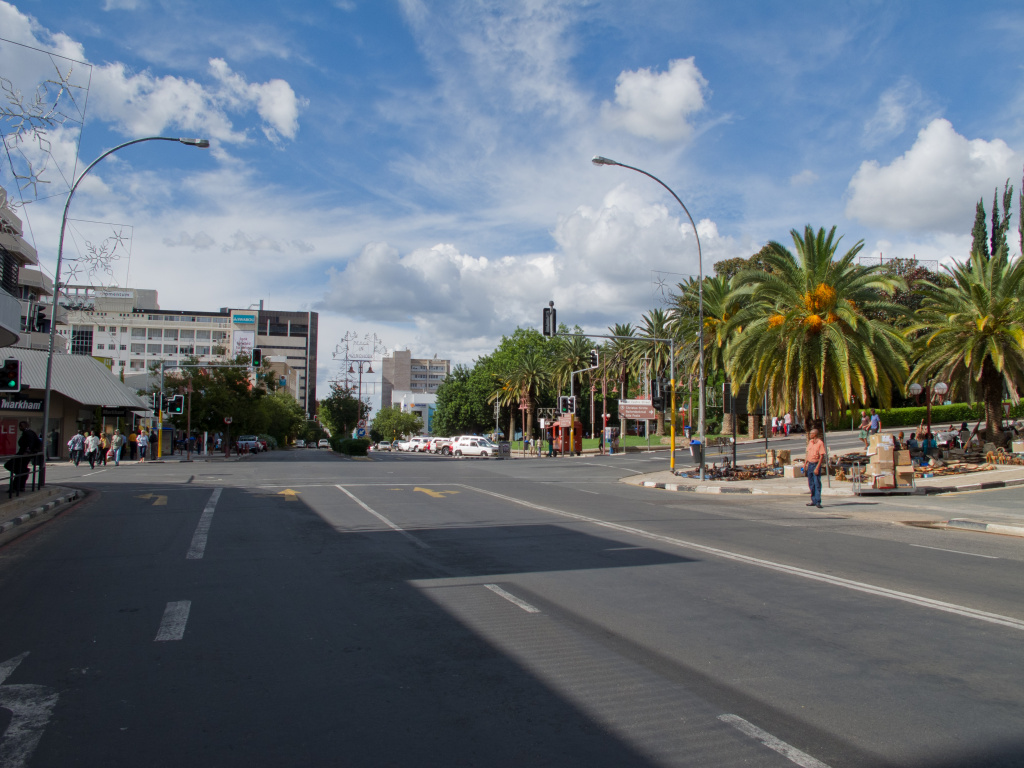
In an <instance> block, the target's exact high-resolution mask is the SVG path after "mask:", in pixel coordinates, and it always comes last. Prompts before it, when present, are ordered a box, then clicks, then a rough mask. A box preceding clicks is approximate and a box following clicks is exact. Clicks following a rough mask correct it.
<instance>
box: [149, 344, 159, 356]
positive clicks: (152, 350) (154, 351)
mask: <svg viewBox="0 0 1024 768" xmlns="http://www.w3.org/2000/svg"><path fill="white" fill-rule="evenodd" d="M146 352H147V353H149V354H151V355H159V354H160V345H159V344H147V345H146Z"/></svg>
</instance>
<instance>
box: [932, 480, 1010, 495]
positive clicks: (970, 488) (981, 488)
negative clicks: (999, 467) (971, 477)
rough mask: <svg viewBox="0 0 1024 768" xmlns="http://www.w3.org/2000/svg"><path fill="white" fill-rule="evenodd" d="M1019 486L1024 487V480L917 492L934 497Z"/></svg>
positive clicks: (953, 486) (934, 488) (937, 487)
mask: <svg viewBox="0 0 1024 768" xmlns="http://www.w3.org/2000/svg"><path fill="white" fill-rule="evenodd" d="M1019 485H1024V478H1021V479H1019V480H992V481H990V482H987V483H970V484H968V485H951V486H936V487H930V486H926V487H924V488H918V491H919V492H923V493H924V494H925V495H926V496H935V495H936V494H940V493H956V492H957V491H991V490H994V489H996V488H1014V487H1016V486H1019Z"/></svg>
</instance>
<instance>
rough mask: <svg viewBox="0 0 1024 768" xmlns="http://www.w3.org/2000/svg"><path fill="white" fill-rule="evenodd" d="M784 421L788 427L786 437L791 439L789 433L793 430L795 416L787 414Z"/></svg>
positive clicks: (783, 418)
mask: <svg viewBox="0 0 1024 768" xmlns="http://www.w3.org/2000/svg"><path fill="white" fill-rule="evenodd" d="M782 420H783V422H784V424H785V427H786V437H789V432H790V430H791V429H793V414H792V413H789V412H787V413H786V415H785V416H783V417H782Z"/></svg>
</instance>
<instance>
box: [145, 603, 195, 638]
mask: <svg viewBox="0 0 1024 768" xmlns="http://www.w3.org/2000/svg"><path fill="white" fill-rule="evenodd" d="M190 610H192V601H191V600H179V601H178V602H176V603H168V604H167V607H166V608H164V617H163V619H161V620H160V629H158V630H157V632H156V637H154V638H153V642H154V643H161V642H164V641H165V640H181V638H183V637H184V636H185V625H186V624H188V612H189V611H190Z"/></svg>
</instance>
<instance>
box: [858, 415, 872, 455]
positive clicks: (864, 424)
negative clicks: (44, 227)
mask: <svg viewBox="0 0 1024 768" xmlns="http://www.w3.org/2000/svg"><path fill="white" fill-rule="evenodd" d="M869 429H871V416H870V415H869V414H867V413H864V414H861V417H860V432H858V433H857V437H858V438H859V439H860V441H861V442H862V443H864V450H865V451H866V450H867V449H868V430H869Z"/></svg>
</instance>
